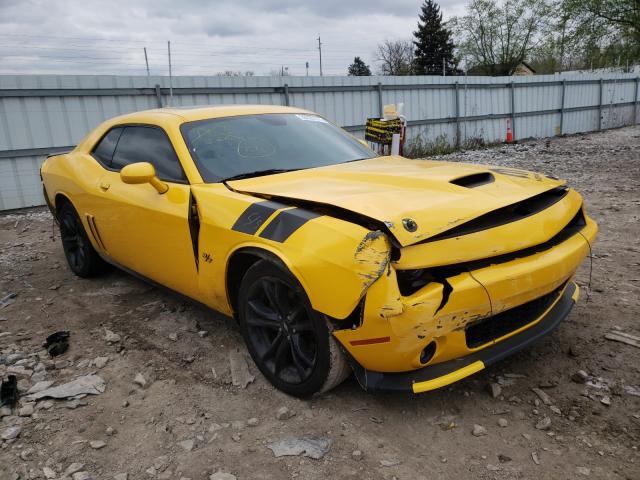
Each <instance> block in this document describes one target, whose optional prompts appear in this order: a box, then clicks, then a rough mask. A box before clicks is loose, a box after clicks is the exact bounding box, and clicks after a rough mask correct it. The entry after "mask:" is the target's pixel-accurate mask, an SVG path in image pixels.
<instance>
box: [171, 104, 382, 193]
mask: <svg viewBox="0 0 640 480" xmlns="http://www.w3.org/2000/svg"><path fill="white" fill-rule="evenodd" d="M180 130H181V131H182V136H183V137H184V140H185V142H186V144H187V147H188V148H189V151H190V152H191V156H192V157H193V160H194V161H195V163H196V165H197V167H198V170H199V171H200V175H202V178H203V180H204V181H205V182H208V183H211V182H219V181H223V180H229V179H231V178H246V177H250V176H259V175H261V174H262V175H265V174H269V173H278V172H282V171H291V170H301V169H306V168H314V167H324V166H327V165H335V164H338V163H344V162H349V161H353V160H362V159H365V158H373V157H375V156H376V154H375V152H373V151H372V150H370V149H369V148H367V147H365V146H364V145H362V144H361V143H360V142H359V141H358V140H357V139H355V138H354V137H352V136H351V135H349V134H348V133H347V132H345V131H344V130H342V129H341V128H338V127H336V126H335V125H333V124H331V123H329V122H327V121H326V120H325V119H324V118H322V117H320V116H318V115H309V114H293V113H277V114H264V115H263V114H261V115H243V116H237V117H225V118H215V119H208V120H200V121H197V122H189V123H185V124H183V125H182V126H181V127H180Z"/></svg>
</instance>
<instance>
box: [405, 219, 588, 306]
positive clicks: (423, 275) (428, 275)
mask: <svg viewBox="0 0 640 480" xmlns="http://www.w3.org/2000/svg"><path fill="white" fill-rule="evenodd" d="M586 224H587V223H586V220H585V217H584V212H583V211H582V208H579V209H578V211H577V212H576V214H575V215H574V217H573V218H572V219H571V220H570V221H569V223H567V224H566V225H565V226H564V227H563V228H562V230H560V231H559V232H558V233H556V234H555V235H554V236H553V237H552V238H551V239H549V240H547V241H546V242H544V243H541V244H538V245H534V246H532V247H527V248H524V249H522V250H517V251H515V252H510V253H504V254H501V255H496V256H495V257H488V258H481V259H479V260H470V261H468V262H463V263H456V264H454V265H445V266H442V267H432V268H426V269H414V270H398V271H397V272H396V274H397V278H398V287H399V289H400V293H401V294H402V295H403V296H407V295H412V294H414V293H415V292H417V291H418V290H420V289H421V288H422V287H424V286H425V285H427V284H428V283H430V282H439V283H445V280H446V279H447V278H449V277H453V276H455V275H459V274H460V273H463V272H470V271H473V270H478V269H480V268H485V267H488V266H490V265H498V264H500V263H506V262H510V261H512V260H516V259H518V258H526V257H529V256H531V255H535V254H536V253H540V252H544V251H547V250H550V249H551V248H553V247H555V246H556V245H559V244H560V243H562V242H564V241H565V240H567V239H569V238H570V237H572V236H573V235H575V234H576V233H578V232H580V231H581V230H582V229H583V228H584V227H585V225H586Z"/></svg>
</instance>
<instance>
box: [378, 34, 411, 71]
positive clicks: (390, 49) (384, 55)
mask: <svg viewBox="0 0 640 480" xmlns="http://www.w3.org/2000/svg"><path fill="white" fill-rule="evenodd" d="M374 55H375V59H376V61H378V62H379V64H380V65H379V73H380V74H382V75H411V74H412V71H413V43H412V42H411V40H385V41H384V42H383V43H380V44H378V50H377V51H376V52H375V54H374Z"/></svg>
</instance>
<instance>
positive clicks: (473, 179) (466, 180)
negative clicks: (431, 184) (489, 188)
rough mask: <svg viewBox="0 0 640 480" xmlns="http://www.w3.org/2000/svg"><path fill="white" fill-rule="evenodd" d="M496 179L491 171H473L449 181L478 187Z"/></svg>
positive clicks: (469, 186)
mask: <svg viewBox="0 0 640 480" xmlns="http://www.w3.org/2000/svg"><path fill="white" fill-rule="evenodd" d="M494 181H495V177H494V176H493V174H492V173H490V172H480V173H472V174H471V175H465V176H464V177H460V178H456V179H455V180H451V181H450V182H449V183H452V184H454V185H458V186H460V187H466V188H476V187H480V186H482V185H486V184H488V183H492V182H494Z"/></svg>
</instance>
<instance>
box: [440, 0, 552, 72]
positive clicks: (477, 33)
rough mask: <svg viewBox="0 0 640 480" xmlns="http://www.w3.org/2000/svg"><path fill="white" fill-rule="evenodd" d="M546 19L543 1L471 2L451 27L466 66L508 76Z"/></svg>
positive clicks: (544, 0) (535, 41)
mask: <svg viewBox="0 0 640 480" xmlns="http://www.w3.org/2000/svg"><path fill="white" fill-rule="evenodd" d="M548 15H549V6H548V4H547V1H546V0H505V1H504V2H502V3H500V4H498V3H497V2H496V1H495V0H472V1H471V2H470V3H469V4H468V5H467V13H466V15H464V16H463V17H457V18H454V19H452V21H451V25H452V27H453V30H454V32H455V33H456V36H457V37H458V47H459V51H460V54H461V55H462V57H463V59H464V60H465V61H466V63H467V65H468V66H471V67H483V69H484V70H485V71H486V73H488V74H491V75H510V74H511V73H512V72H513V70H514V69H515V68H516V67H517V66H518V64H520V63H521V62H522V61H523V60H524V59H525V58H526V57H527V54H528V53H529V51H530V49H532V48H533V47H534V46H535V45H536V44H537V42H538V41H539V40H540V38H539V37H540V36H539V33H540V31H541V29H542V27H543V26H544V25H545V23H546V22H547V20H548Z"/></svg>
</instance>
